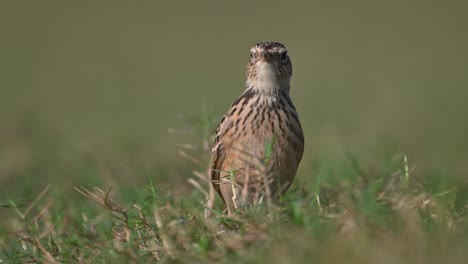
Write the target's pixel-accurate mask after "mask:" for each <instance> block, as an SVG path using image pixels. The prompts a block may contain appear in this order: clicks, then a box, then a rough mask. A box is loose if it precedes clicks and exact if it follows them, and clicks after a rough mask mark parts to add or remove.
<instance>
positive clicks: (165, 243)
mask: <svg viewBox="0 0 468 264" xmlns="http://www.w3.org/2000/svg"><path fill="white" fill-rule="evenodd" d="M154 220H155V222H156V226H157V227H158V229H159V232H160V235H161V240H162V244H163V247H164V249H165V250H166V252H167V255H169V257H171V258H172V259H174V257H175V254H174V246H173V245H172V242H171V241H170V238H169V235H168V234H167V233H166V231H165V229H164V225H163V223H162V221H161V217H160V215H159V211H158V209H156V208H155V209H154Z"/></svg>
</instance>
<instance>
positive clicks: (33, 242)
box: [17, 234, 59, 263]
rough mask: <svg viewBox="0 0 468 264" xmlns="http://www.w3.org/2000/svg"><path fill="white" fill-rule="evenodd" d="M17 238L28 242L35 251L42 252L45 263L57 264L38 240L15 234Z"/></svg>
mask: <svg viewBox="0 0 468 264" xmlns="http://www.w3.org/2000/svg"><path fill="white" fill-rule="evenodd" d="M17 236H18V238H20V239H22V240H23V241H26V242H29V243H30V244H31V245H32V246H33V247H35V248H36V249H37V250H39V251H40V252H42V254H43V255H44V258H45V259H46V261H47V263H59V262H58V261H57V260H56V259H55V258H54V257H53V256H52V254H51V253H50V252H49V251H47V250H46V249H45V248H44V246H43V245H42V244H41V242H40V241H39V239H38V238H32V237H29V236H28V235H25V234H17Z"/></svg>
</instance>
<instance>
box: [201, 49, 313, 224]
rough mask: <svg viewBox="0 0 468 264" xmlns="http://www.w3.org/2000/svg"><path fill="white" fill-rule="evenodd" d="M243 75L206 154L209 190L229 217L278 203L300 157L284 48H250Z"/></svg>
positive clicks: (299, 131)
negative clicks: (240, 89)
mask: <svg viewBox="0 0 468 264" xmlns="http://www.w3.org/2000/svg"><path fill="white" fill-rule="evenodd" d="M246 76H247V80H246V85H245V90H244V91H243V93H242V94H241V95H240V96H239V97H238V98H237V100H235V101H234V103H233V104H232V105H231V107H230V108H229V110H228V111H227V113H226V114H225V115H224V116H223V117H222V119H221V121H220V123H219V125H218V127H217V129H216V133H215V138H214V142H213V145H212V151H211V152H212V153H211V162H210V178H211V185H212V188H213V189H214V190H215V191H216V192H217V193H218V194H219V196H220V197H221V198H222V200H223V202H224V206H225V211H227V213H228V215H232V214H234V213H235V212H236V211H237V210H238V209H239V208H240V207H242V206H246V205H260V204H263V203H267V204H268V205H271V204H275V203H276V202H277V201H279V198H280V197H281V196H282V195H283V194H285V192H286V191H287V189H288V188H289V186H290V185H291V183H292V182H293V179H294V178H295V176H296V172H297V169H298V166H299V163H300V161H301V159H302V155H303V152H304V133H303V130H302V126H301V122H300V120H299V115H298V113H297V111H296V108H295V106H294V104H293V102H292V100H291V97H290V94H289V91H290V80H291V76H292V64H291V59H290V57H289V55H288V51H287V49H286V47H285V46H284V45H283V44H281V43H278V42H260V43H257V44H256V45H255V46H253V47H252V48H251V49H250V59H249V61H248V64H247V71H246ZM213 193H214V192H213Z"/></svg>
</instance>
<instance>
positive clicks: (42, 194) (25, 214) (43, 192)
mask: <svg viewBox="0 0 468 264" xmlns="http://www.w3.org/2000/svg"><path fill="white" fill-rule="evenodd" d="M49 190H50V185H47V186H46V187H45V188H44V190H42V192H41V193H40V194H39V195H38V196H37V197H36V199H34V201H33V202H32V203H31V204H30V205H29V206H28V208H26V210H24V213H22V214H20V217H21V219H22V220H24V219H26V216H28V214H29V213H30V212H31V210H32V209H33V208H34V207H35V206H36V204H37V203H38V202H39V200H41V199H42V197H44V195H46V193H47V192H48V191H49Z"/></svg>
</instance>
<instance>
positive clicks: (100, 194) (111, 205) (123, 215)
mask: <svg viewBox="0 0 468 264" xmlns="http://www.w3.org/2000/svg"><path fill="white" fill-rule="evenodd" d="M74 188H75V190H76V191H77V192H79V193H80V194H81V195H83V196H85V197H87V198H89V199H91V200H93V201H95V202H97V203H98V204H100V205H102V206H103V207H104V208H106V209H108V210H109V211H111V212H114V213H117V214H118V215H116V214H112V215H113V216H114V217H116V218H117V219H119V220H120V221H122V222H124V223H126V224H128V214H127V211H128V210H127V209H123V208H122V207H121V206H120V205H119V204H117V202H115V201H114V200H112V199H110V198H109V194H110V192H111V190H112V186H110V187H109V189H107V191H106V192H104V191H103V190H101V189H100V188H98V187H94V190H95V192H92V191H90V190H88V189H86V188H84V187H83V186H80V187H77V186H74Z"/></svg>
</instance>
